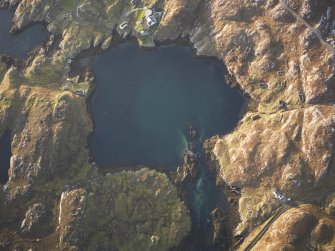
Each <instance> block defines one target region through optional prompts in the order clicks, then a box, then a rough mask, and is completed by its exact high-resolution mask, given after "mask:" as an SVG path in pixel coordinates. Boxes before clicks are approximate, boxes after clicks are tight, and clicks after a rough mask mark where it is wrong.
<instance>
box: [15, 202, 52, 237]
mask: <svg viewBox="0 0 335 251" xmlns="http://www.w3.org/2000/svg"><path fill="white" fill-rule="evenodd" d="M48 224H49V225H48ZM48 228H50V222H48V219H47V210H46V207H45V205H43V204H42V203H36V204H33V205H31V206H30V207H29V208H28V209H27V211H26V214H25V217H24V219H23V221H22V223H21V228H20V230H21V233H22V234H25V235H36V234H38V233H42V234H44V231H46V230H49V229H48Z"/></svg>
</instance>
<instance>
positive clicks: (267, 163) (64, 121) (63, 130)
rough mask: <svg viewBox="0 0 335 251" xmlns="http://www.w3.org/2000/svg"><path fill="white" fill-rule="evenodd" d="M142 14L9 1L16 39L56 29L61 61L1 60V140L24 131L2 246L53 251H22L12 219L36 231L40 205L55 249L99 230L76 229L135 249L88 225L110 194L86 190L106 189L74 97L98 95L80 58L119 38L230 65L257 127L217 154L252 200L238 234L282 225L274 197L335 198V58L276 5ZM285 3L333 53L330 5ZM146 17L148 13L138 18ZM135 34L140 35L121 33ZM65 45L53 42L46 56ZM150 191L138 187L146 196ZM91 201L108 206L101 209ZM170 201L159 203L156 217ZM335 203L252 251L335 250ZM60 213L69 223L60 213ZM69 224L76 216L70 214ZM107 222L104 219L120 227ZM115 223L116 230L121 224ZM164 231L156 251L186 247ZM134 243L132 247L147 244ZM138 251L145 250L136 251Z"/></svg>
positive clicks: (297, 219)
mask: <svg viewBox="0 0 335 251" xmlns="http://www.w3.org/2000/svg"><path fill="white" fill-rule="evenodd" d="M136 2H137V6H133V5H132V4H131V3H129V2H127V1H121V0H105V1H90V0H88V1H87V0H85V1H84V0H83V1H71V0H68V1H65V0H64V1H63V0H61V1H51V0H46V1H41V0H34V1H32V0H21V1H20V0H16V1H6V0H2V1H0V5H5V4H6V3H10V4H11V5H13V6H14V5H16V4H18V7H17V9H16V13H15V19H14V25H13V31H16V30H20V29H24V28H25V27H27V26H28V25H29V24H31V23H33V22H47V24H48V29H49V31H50V32H51V33H52V34H54V35H57V36H58V37H60V43H59V47H60V49H52V47H50V49H47V50H48V51H49V52H46V49H44V48H42V49H41V50H39V51H37V52H36V53H35V55H33V56H32V58H31V59H30V60H29V64H28V65H27V66H25V67H21V68H17V67H13V66H12V62H10V61H9V60H7V59H5V58H1V63H0V81H1V84H0V103H1V106H0V132H1V133H2V132H3V131H4V130H5V129H6V128H12V129H13V141H12V152H13V156H12V160H11V167H10V173H9V174H10V175H9V176H10V180H9V182H8V184H6V185H5V186H4V189H3V190H4V191H3V192H1V194H0V200H1V202H2V203H1V204H2V205H1V207H5V209H4V210H1V212H0V213H1V215H2V216H3V217H1V223H6V224H5V225H6V226H9V227H4V228H2V229H1V230H0V235H1V238H0V239H1V240H4V241H2V242H1V243H0V244H1V247H2V248H12V247H13V248H14V247H15V245H22V246H23V248H26V249H27V250H29V248H37V249H40V250H43V247H42V246H43V244H40V242H37V241H36V242H15V240H22V237H21V236H20V235H19V234H15V232H16V229H18V226H17V225H15V224H14V223H13V219H14V218H15V217H16V216H17V215H22V217H24V215H26V216H25V217H26V218H27V221H28V219H29V220H30V221H31V226H34V222H35V221H38V217H37V218H35V216H33V214H32V212H31V210H30V211H29V208H30V207H31V206H32V204H33V201H35V200H36V198H45V205H50V206H48V207H50V208H49V210H47V209H46V212H49V214H50V212H53V214H54V215H53V216H54V217H53V218H54V219H53V220H51V223H50V224H51V225H52V226H53V228H52V229H56V230H55V231H54V233H53V232H52V231H51V230H50V231H51V232H49V233H46V234H48V237H43V238H42V237H41V238H42V239H43V242H46V243H47V244H48V245H51V246H53V247H60V246H61V247H64V248H65V247H66V248H67V247H72V246H73V247H75V246H79V247H80V245H83V240H84V236H85V238H86V236H89V234H90V232H89V230H87V231H86V229H88V228H82V227H80V231H79V230H78V231H76V228H78V226H80V224H81V223H82V222H85V221H86V223H87V222H88V223H87V224H90V225H91V226H96V227H97V228H98V231H97V232H96V233H97V234H98V233H100V231H101V233H102V234H101V236H100V237H99V238H98V240H104V241H99V242H98V241H96V242H94V241H92V242H91V244H90V245H93V246H91V247H92V250H99V248H98V247H99V246H98V245H103V246H102V247H108V246H105V244H106V243H109V244H110V245H116V246H118V245H120V246H118V247H122V245H124V244H123V243H122V241H121V240H122V238H121V237H120V238H121V239H118V240H117V241H115V239H113V238H117V237H115V236H114V237H113V235H112V237H108V236H106V235H105V233H109V232H108V231H109V230H108V231H107V232H104V230H101V229H103V228H107V227H108V226H109V225H104V221H103V222H102V223H100V222H93V223H92V222H89V221H87V220H88V219H89V218H85V217H84V218H83V215H87V216H88V215H90V210H93V208H94V205H90V204H89V203H90V201H91V202H92V201H93V202H95V203H100V202H101V200H103V199H102V197H99V196H101V194H104V193H106V192H105V191H103V190H101V189H103V188H101V187H98V188H96V190H94V189H93V188H92V187H91V185H87V184H85V186H81V185H82V183H85V182H88V183H94V182H93V179H94V177H95V176H97V177H100V175H101V174H99V173H98V171H96V170H95V169H94V168H92V167H91V166H90V165H89V164H88V163H87V160H88V149H87V141H86V139H87V137H88V135H89V133H90V132H91V130H92V124H91V120H90V118H89V116H88V113H87V110H86V104H85V100H84V99H83V98H81V97H79V96H77V95H74V93H75V91H78V90H80V91H84V92H86V91H87V90H88V89H89V88H90V84H91V81H92V79H91V78H90V77H87V78H85V76H81V78H79V79H77V80H78V81H75V80H74V79H70V80H67V79H68V76H67V74H68V73H69V71H70V68H69V63H70V62H71V61H72V60H73V58H74V57H75V56H76V55H78V53H80V52H82V51H83V50H86V49H89V48H91V47H101V46H102V47H103V48H104V49H105V48H108V47H109V46H112V45H113V43H112V42H113V39H114V37H113V36H114V35H113V30H115V29H116V30H117V32H118V33H120V35H121V36H123V35H127V34H131V35H132V36H134V37H136V38H137V39H138V41H139V43H140V44H141V45H142V46H154V43H155V41H160V42H164V41H167V40H174V39H177V38H180V37H182V38H189V40H190V42H191V43H192V44H193V46H194V47H195V49H196V53H197V54H199V55H207V56H214V57H216V58H217V59H219V60H221V61H223V62H224V63H225V64H226V65H227V68H228V69H229V71H230V73H231V74H232V75H233V76H234V78H235V79H236V84H237V85H238V86H239V88H241V89H242V90H243V92H244V93H246V95H249V96H250V97H251V100H250V104H249V107H248V108H247V113H246V115H245V116H244V118H243V120H242V121H241V123H240V125H239V126H238V127H237V128H236V130H234V131H233V132H231V133H230V134H228V135H225V136H219V137H214V138H213V139H212V140H211V144H210V145H211V146H213V147H212V150H211V153H212V157H213V159H216V160H217V161H218V168H217V169H218V178H219V179H221V180H224V181H225V182H227V183H228V184H231V185H236V186H239V187H240V188H241V189H242V194H241V198H240V199H239V202H238V205H239V210H238V214H239V217H240V218H241V222H240V224H239V226H238V227H237V228H236V229H235V233H246V234H247V235H248V233H250V232H252V230H253V229H256V228H257V227H258V226H260V225H261V224H262V222H264V220H266V218H267V217H269V216H270V215H272V214H273V210H274V209H276V208H278V207H279V206H280V204H281V202H280V201H278V200H277V199H276V198H275V197H274V195H273V193H272V192H273V191H274V190H275V189H279V190H281V191H282V192H283V193H285V194H287V195H288V196H291V197H292V198H293V199H294V200H297V199H299V198H304V197H305V196H308V195H309V194H312V195H313V194H314V197H315V198H319V194H322V193H323V192H324V191H326V190H327V188H326V187H333V186H334V175H333V172H334V171H333V169H334V162H333V160H334V154H333V153H334V149H333V145H332V144H333V143H332V142H333V140H334V123H335V121H334V117H333V116H334V115H333V114H334V107H333V105H332V104H331V102H332V100H333V99H334V91H333V87H334V59H335V58H334V54H333V52H332V51H331V50H329V48H328V47H327V46H325V45H324V44H322V43H320V41H319V39H318V38H317V36H316V35H315V34H313V33H312V32H311V31H310V29H309V28H307V26H306V25H305V24H304V23H302V22H301V21H299V20H297V19H296V18H295V17H293V16H292V15H291V14H290V13H289V11H288V10H287V9H285V8H284V7H283V5H281V3H280V1H277V0H272V1H262V0H260V1H243V0H239V1H235V0H234V1H232V0H231V1H221V0H211V1H191V0H167V1H165V2H163V1H155V0H152V1H136ZM287 2H288V4H289V5H290V6H291V8H292V9H293V10H294V11H295V12H296V13H298V14H300V15H301V16H302V17H303V18H304V19H305V20H306V21H308V23H309V24H310V25H312V26H313V27H314V28H316V29H318V31H319V32H320V34H321V35H322V37H323V38H324V39H325V40H327V41H329V43H330V44H331V45H332V44H334V42H333V41H334V6H333V5H334V4H332V3H331V2H327V1H303V0H296V1H293V0H290V1H287ZM151 6H154V8H155V9H157V10H162V11H163V16H162V17H161V20H159V22H158V24H157V26H155V27H153V28H152V29H150V30H149V31H148V33H147V32H145V33H142V34H146V35H141V31H143V30H145V29H146V27H145V25H146V23H145V20H144V21H143V17H144V15H145V11H146V10H147V8H149V7H151ZM135 8H144V9H141V10H138V11H133V10H134V9H135ZM125 21H126V22H127V24H128V25H127V27H126V28H125V29H121V28H120V25H121V24H122V22H125ZM54 42H55V41H54V40H53V39H52V37H50V41H49V43H48V44H50V45H52V44H54ZM47 46H48V45H47ZM56 47H57V46H56ZM68 81H72V82H71V83H72V84H71V86H70V87H68V88H64V86H65V83H66V82H68ZM261 83H263V84H261ZM94 170H95V171H94ZM146 172H148V171H146ZM92 173H94V175H92ZM138 174H139V173H130V174H128V175H130V176H136V175H138ZM118 175H126V174H124V173H123V174H115V175H114V176H113V175H112V176H111V177H110V176H107V177H105V178H100V179H104V181H103V182H102V183H101V184H106V186H108V185H107V184H110V183H108V182H112V181H109V180H110V179H111V180H114V179H117V177H118ZM151 175H153V176H154V177H155V175H154V174H151ZM156 175H158V176H159V174H156ZM99 184H100V183H99ZM165 184H169V183H165ZM151 185H152V184H150V186H151ZM66 186H68V187H69V188H68V189H67V190H66V189H65V187H66ZM72 186H74V187H72ZM92 186H93V187H94V185H92ZM138 186H139V184H133V187H134V188H135V189H136V188H137V187H138ZM168 186H170V185H168ZM163 187H164V186H163ZM171 189H172V188H171ZM91 193H93V194H96V196H92V197H91V196H90V194H91ZM173 193H174V194H175V192H173ZM106 196H107V195H106ZM108 196H112V195H110V194H109V195H108ZM108 196H107V198H109V197H108ZM143 197H144V198H152V194H151V193H149V192H148V194H145V193H144V195H143ZM165 198H166V197H165V195H164V196H163V195H162V197H160V195H159V196H158V199H157V198H156V199H155V203H159V202H160V201H164V200H165ZM59 200H60V201H59ZM320 200H321V201H323V198H320ZM57 201H59V202H57ZM70 201H71V203H70ZM173 201H174V202H173V203H175V204H172V205H179V206H177V207H179V208H182V206H181V205H182V204H181V202H180V201H179V199H178V198H177V197H176V196H175V198H174V200H173ZM325 201H326V204H325V211H323V208H321V207H317V206H300V207H298V208H292V209H290V210H288V211H286V212H285V213H284V214H283V215H282V216H281V217H279V218H278V219H277V220H276V221H275V222H274V223H273V225H272V226H271V227H270V228H269V231H268V233H266V235H265V236H263V238H262V239H261V240H260V241H259V242H258V243H257V244H256V246H255V247H254V250H260V249H262V250H267V249H268V250H270V249H271V250H274V249H277V248H279V249H280V248H283V247H285V248H286V249H287V250H306V246H308V245H312V246H315V247H320V249H321V250H322V249H327V248H329V249H328V250H331V249H332V248H333V247H334V233H333V232H332V231H331V230H330V229H334V219H333V217H328V216H326V215H321V213H319V211H322V213H326V214H329V215H333V214H334V199H333V198H332V197H331V196H328V197H327V198H326V199H325ZM105 202H106V201H105ZM85 203H86V204H87V205H88V206H87V208H86V207H84V204H85ZM106 203H107V202H106ZM108 203H111V204H109V205H112V202H108ZM164 203H166V201H164ZM93 204H94V203H93ZM319 205H322V203H321V204H319ZM60 208H61V209H62V210H61V211H62V212H59V211H58V210H60ZM50 209H53V210H50ZM156 209H157V210H158V208H156ZM64 210H69V211H68V212H71V213H73V214H74V215H71V214H65V212H66V211H64ZM101 210H102V209H101ZM91 212H92V211H91ZM98 212H99V210H98ZM157 212H159V210H158V211H157ZM175 212H178V211H175ZM76 214H77V215H76ZM101 214H102V215H104V217H107V216H108V217H112V215H113V213H111V214H110V215H109V214H108V213H107V212H101ZM104 217H103V218H104ZM108 217H107V218H108ZM123 217H124V216H123ZM136 217H142V216H141V215H139V216H136ZM145 217H146V215H145V216H144V218H145ZM166 217H168V219H170V220H172V221H173V222H175V221H177V220H178V219H180V220H181V221H184V223H185V222H187V216H186V214H184V215H182V216H178V215H176V216H173V217H172V216H171V215H170V216H166ZM169 217H170V218H169ZM185 217H186V218H185ZM182 218H184V219H182ZM110 219H111V218H108V220H107V221H106V222H112V221H110ZM121 219H124V218H121ZM22 220H23V219H21V222H22ZM27 221H26V222H27ZM21 222H20V223H21ZM86 223H85V224H86ZM26 224H30V223H25V224H23V228H24V229H26V228H27V227H28V228H27V229H29V225H26ZM78 224H79V225H78ZM99 224H102V225H99ZM175 224H176V223H175ZM168 225H169V224H168ZM186 225H187V224H186ZM159 226H160V225H159V224H158V223H157V222H156V223H150V226H148V228H149V229H150V231H149V233H150V235H151V236H150V242H151V245H161V246H159V247H160V250H166V249H167V247H169V246H171V245H176V244H177V243H178V241H180V238H181V237H177V234H176V233H177V232H173V231H175V228H173V229H174V230H173V231H172V230H171V231H172V232H170V234H171V236H172V237H173V238H172V239H170V240H169V241H168V240H166V239H164V238H167V237H166V236H164V237H162V236H161V234H163V232H162V230H161V229H160V230H159V231H158V230H157V231H158V232H157V233H156V232H155V230H154V229H155V227H157V228H160V227H159ZM175 226H177V225H175ZM181 226H184V224H182V225H180V226H179V227H180V231H182V232H183V233H182V235H185V234H186V232H187V230H188V227H181ZM108 229H113V228H112V227H111V228H109V227H108ZM178 231H179V230H178ZM139 233H141V232H140V231H139V232H136V231H134V232H131V236H136V238H135V239H136V240H140V239H141V238H142V236H141V234H139ZM55 236H56V237H55ZM60 236H61V237H60ZM108 238H111V239H108ZM143 238H144V239H143V241H142V242H139V243H141V244H143V245H144V244H145V243H148V241H149V240H148V236H145V237H143ZM93 239H94V238H93ZM107 239H108V240H112V241H111V242H109V241H106V240H107ZM307 239H310V243H307V241H306V240H307ZM13 240H14V241H13ZM85 240H86V239H85ZM160 240H162V242H160ZM13 243H21V244H13ZM94 243H96V246H94V245H95V244H94ZM131 243H133V242H131ZM131 243H130V244H129V245H135V243H137V242H134V243H133V244H131ZM160 243H161V244H160ZM106 245H107V244H106ZM136 245H137V244H136ZM113 247H114V246H113ZM140 248H143V246H140V247H139V248H138V250H140ZM79 250H80V248H79ZM142 250H147V247H146V248H145V249H142Z"/></svg>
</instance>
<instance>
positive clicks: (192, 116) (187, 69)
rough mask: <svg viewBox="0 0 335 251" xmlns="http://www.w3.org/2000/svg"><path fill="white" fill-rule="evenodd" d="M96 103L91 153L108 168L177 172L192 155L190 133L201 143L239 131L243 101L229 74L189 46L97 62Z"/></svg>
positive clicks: (126, 51)
mask: <svg viewBox="0 0 335 251" xmlns="http://www.w3.org/2000/svg"><path fill="white" fill-rule="evenodd" d="M94 72H95V74H96V82H97V88H96V91H95V93H94V96H93V98H92V101H91V109H92V112H93V120H94V123H95V129H94V132H93V135H92V139H91V148H92V152H93V155H94V158H95V161H96V162H97V163H98V164H100V165H103V166H109V165H110V166H114V165H126V166H137V165H149V166H161V167H167V168H171V169H174V168H176V167H177V165H179V164H180V163H181V161H182V158H183V155H184V153H185V151H186V150H187V136H188V133H189V128H190V126H193V127H194V128H197V130H198V133H199V134H200V140H204V139H207V138H209V137H211V136H213V135H216V134H223V133H225V132H228V131H229V130H231V129H232V128H233V127H234V126H235V125H236V123H237V122H238V119H239V114H240V111H241V109H242V105H243V97H242V95H241V94H240V93H239V91H238V90H236V89H232V88H230V87H229V86H228V85H227V84H226V83H225V79H224V74H225V73H226V72H225V69H224V68H223V67H222V65H220V64H219V63H217V62H216V61H215V60H212V59H199V58H195V57H194V56H193V53H192V50H191V49H190V48H188V47H182V46H162V47H160V48H158V49H156V50H153V51H144V50H141V49H140V48H138V46H137V45H135V44H133V43H125V44H122V45H120V46H119V47H118V48H114V49H111V50H109V51H107V52H106V53H104V54H102V55H99V56H97V58H96V60H95V64H94Z"/></svg>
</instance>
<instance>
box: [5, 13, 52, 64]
mask: <svg viewBox="0 0 335 251" xmlns="http://www.w3.org/2000/svg"><path fill="white" fill-rule="evenodd" d="M13 17H14V12H12V11H10V10H8V9H6V10H0V54H8V55H10V56H12V57H15V58H20V59H24V58H26V57H27V54H28V53H29V52H30V51H31V50H32V49H33V48H35V47H36V46H37V45H38V44H40V43H42V42H43V41H45V40H46V39H47V37H48V32H47V29H46V27H45V26H44V25H42V24H34V25H32V26H29V27H27V28H25V29H24V30H23V31H20V32H19V33H17V34H10V29H11V25H12V20H13Z"/></svg>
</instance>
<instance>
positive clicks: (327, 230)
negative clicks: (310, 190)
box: [252, 205, 335, 250]
mask: <svg viewBox="0 0 335 251" xmlns="http://www.w3.org/2000/svg"><path fill="white" fill-rule="evenodd" d="M334 227H335V225H334V219H332V218H330V217H328V216H325V215H323V214H320V212H319V211H318V210H317V209H316V208H315V207H313V206H311V205H301V206H299V207H298V208H292V209H290V210H288V211H287V212H286V213H284V214H283V215H282V216H280V217H279V218H278V219H277V220H276V221H275V222H274V223H273V225H272V226H271V227H270V228H269V230H268V232H267V233H266V234H265V235H264V236H263V238H262V239H261V240H260V241H259V242H258V243H257V244H256V245H255V247H254V248H253V249H252V250H306V249H308V248H309V249H311V248H313V247H314V248H316V249H317V250H332V249H333V248H334V246H335V238H334V235H335V233H334ZM283 240H284V241H283Z"/></svg>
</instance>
